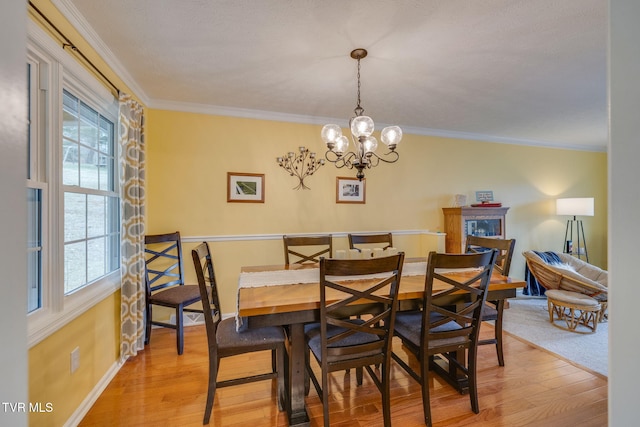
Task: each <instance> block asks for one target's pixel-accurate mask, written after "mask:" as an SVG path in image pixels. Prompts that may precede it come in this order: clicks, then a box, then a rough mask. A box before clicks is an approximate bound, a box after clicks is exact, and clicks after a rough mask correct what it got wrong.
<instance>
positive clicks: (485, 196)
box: [476, 190, 493, 203]
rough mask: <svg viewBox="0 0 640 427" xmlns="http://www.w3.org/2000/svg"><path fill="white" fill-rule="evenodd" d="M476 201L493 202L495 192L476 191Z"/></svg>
mask: <svg viewBox="0 0 640 427" xmlns="http://www.w3.org/2000/svg"><path fill="white" fill-rule="evenodd" d="M476 201H478V202H480V203H486V202H493V191H487V190H485V191H476Z"/></svg>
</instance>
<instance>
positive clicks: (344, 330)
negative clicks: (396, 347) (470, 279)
mask: <svg viewBox="0 0 640 427" xmlns="http://www.w3.org/2000/svg"><path fill="white" fill-rule="evenodd" d="M403 262H404V253H402V252H400V253H399V254H397V255H394V256H390V257H382V258H372V259H367V260H358V259H355V260H345V259H326V258H324V257H323V258H320V322H319V323H317V324H312V325H307V326H306V327H305V337H306V340H307V346H308V348H309V350H310V352H311V354H313V356H314V358H315V360H316V362H317V363H318V364H319V365H320V368H321V380H320V381H321V382H322V385H320V381H318V378H317V377H316V375H315V373H314V371H313V369H312V368H311V362H310V359H311V357H308V358H307V361H306V370H307V374H308V375H309V377H310V379H311V381H312V383H313V385H314V387H315V389H316V391H317V393H318V396H320V399H321V400H322V406H323V413H324V425H325V427H326V426H329V374H330V373H331V372H335V371H339V370H346V369H350V368H355V370H356V378H357V383H358V385H361V384H362V372H363V368H364V369H365V370H366V371H367V372H368V374H369V376H370V377H371V379H372V381H373V382H374V384H375V385H376V386H377V388H378V390H379V391H380V392H381V394H382V411H383V419H384V425H385V426H390V425H391V408H390V406H391V403H390V387H389V384H390V383H389V373H390V369H389V368H390V362H391V342H392V338H393V323H394V319H395V314H396V308H397V301H398V288H399V286H400V277H401V274H402V265H403ZM354 275H374V277H372V278H371V279H369V280H367V281H366V282H363V281H354V280H351V281H349V280H347V281H344V280H342V279H345V278H346V279H348V277H349V276H354ZM372 306H375V309H374V310H372ZM347 312H348V314H351V315H353V314H361V315H364V314H370V315H369V316H366V320H365V317H363V318H358V319H355V318H352V317H349V316H345V314H346V313H347ZM372 365H376V366H380V373H381V374H380V376H378V375H376V374H375V372H374V370H373V369H372V367H371V366H372Z"/></svg>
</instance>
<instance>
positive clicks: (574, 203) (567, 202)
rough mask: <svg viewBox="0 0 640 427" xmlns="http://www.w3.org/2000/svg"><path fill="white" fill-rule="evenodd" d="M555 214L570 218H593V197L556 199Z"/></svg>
mask: <svg viewBox="0 0 640 427" xmlns="http://www.w3.org/2000/svg"><path fill="white" fill-rule="evenodd" d="M556 214H557V215H570V216H593V197H574V198H568V199H557V200H556Z"/></svg>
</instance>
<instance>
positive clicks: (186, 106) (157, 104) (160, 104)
mask: <svg viewBox="0 0 640 427" xmlns="http://www.w3.org/2000/svg"><path fill="white" fill-rule="evenodd" d="M147 106H148V107H149V108H153V109H157V110H169V111H180V112H186V113H197V114H211V115H215V116H225V117H239V118H246V119H256V120H270V121H277V122H289V123H300V124H311V125H319V126H324V125H325V124H327V123H335V124H337V125H339V126H341V127H345V128H346V127H348V126H349V125H348V121H347V120H345V119H336V118H334V117H314V116H305V115H299V114H288V113H278V112H273V111H264V110H251V109H246V108H235V107H224V106H219V105H209V104H197V103H190V102H175V101H167V100H158V99H154V100H150V101H149V103H148V104H147ZM377 125H378V126H379V127H381V128H382V127H385V126H389V125H388V124H385V123H377ZM401 127H402V132H403V133H405V134H412V135H422V136H437V137H442V138H453V139H468V140H474V141H484V142H495V143H499V144H510V145H525V146H533V147H543V148H557V149H562V150H573V151H594V152H606V151H607V147H606V146H602V147H593V146H588V145H578V144H573V145H569V144H560V143H557V142H553V141H539V140H529V139H518V138H505V137H501V136H494V135H483V134H478V133H471V132H458V131H450V130H443V129H430V128H420V127H411V126H401Z"/></svg>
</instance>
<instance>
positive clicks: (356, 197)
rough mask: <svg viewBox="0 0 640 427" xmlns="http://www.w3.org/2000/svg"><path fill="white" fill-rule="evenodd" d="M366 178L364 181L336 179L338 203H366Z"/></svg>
mask: <svg viewBox="0 0 640 427" xmlns="http://www.w3.org/2000/svg"><path fill="white" fill-rule="evenodd" d="M365 200H366V194H365V178H363V179H362V181H360V180H358V179H357V178H345V177H340V176H339V177H337V178H336V203H364V202H365Z"/></svg>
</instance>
